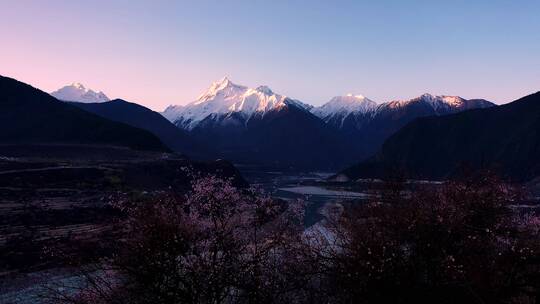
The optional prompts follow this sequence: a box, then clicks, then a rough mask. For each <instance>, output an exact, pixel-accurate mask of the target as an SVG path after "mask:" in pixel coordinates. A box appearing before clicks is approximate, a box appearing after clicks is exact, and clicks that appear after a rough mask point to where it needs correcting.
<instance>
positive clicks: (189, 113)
mask: <svg viewBox="0 0 540 304" xmlns="http://www.w3.org/2000/svg"><path fill="white" fill-rule="evenodd" d="M288 105H295V106H297V107H299V108H302V109H306V107H307V105H305V104H303V103H301V102H299V101H296V100H293V99H290V98H287V97H286V96H283V95H279V94H276V93H274V92H273V91H272V90H271V89H270V88H269V87H268V86H259V87H257V88H256V89H252V88H248V87H245V86H242V85H238V84H235V83H233V82H232V81H231V80H230V79H228V78H227V77H224V78H222V79H220V80H218V81H216V82H214V83H212V85H211V86H210V87H209V88H208V90H207V91H206V92H204V93H203V94H201V95H200V96H199V97H198V98H197V100H195V101H193V102H191V103H189V104H187V105H185V106H169V107H167V109H165V111H164V112H163V113H162V115H163V116H164V117H165V118H167V119H168V120H170V121H171V122H173V123H175V124H176V125H178V126H180V127H182V128H184V129H188V130H191V129H193V128H194V127H195V126H197V125H198V124H199V122H201V121H202V120H204V119H205V118H207V117H209V116H211V115H213V117H215V116H216V115H218V116H219V115H228V114H232V113H238V114H240V116H242V117H244V118H245V119H246V120H247V119H249V118H250V117H251V116H252V115H254V114H256V113H258V114H263V115H264V114H265V113H266V112H268V111H271V110H279V109H281V108H284V107H286V106H288Z"/></svg>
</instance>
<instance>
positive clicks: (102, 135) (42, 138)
mask: <svg viewBox="0 0 540 304" xmlns="http://www.w3.org/2000/svg"><path fill="white" fill-rule="evenodd" d="M6 143H9V144H13V143H15V144H17V143H32V144H35V143H39V144H57V143H72V144H105V145H113V146H124V147H129V148H134V149H141V150H153V151H169V149H168V148H167V147H166V146H165V145H163V143H162V142H161V141H160V140H159V139H158V138H157V137H156V136H154V135H153V134H151V133H150V132H147V131H145V130H141V129H138V128H134V127H131V126H128V125H126V124H123V123H118V122H113V121H110V120H108V119H104V118H102V117H99V116H97V115H94V114H91V113H88V112H86V111H84V110H81V109H79V108H77V107H74V106H72V105H70V104H67V103H64V102H61V101H59V100H57V99H56V98H54V97H52V96H51V95H49V94H47V93H45V92H43V91H40V90H38V89H36V88H33V87H31V86H29V85H27V84H25V83H22V82H19V81H17V80H15V79H11V78H8V77H3V76H0V144H6Z"/></svg>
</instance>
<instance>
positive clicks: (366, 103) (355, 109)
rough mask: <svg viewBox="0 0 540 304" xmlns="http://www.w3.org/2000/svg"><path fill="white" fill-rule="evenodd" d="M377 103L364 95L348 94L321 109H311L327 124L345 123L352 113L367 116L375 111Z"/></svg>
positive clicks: (338, 97) (335, 98)
mask: <svg viewBox="0 0 540 304" xmlns="http://www.w3.org/2000/svg"><path fill="white" fill-rule="evenodd" d="M376 108H377V103H376V102H374V101H373V100H371V99H368V98H366V97H364V96H362V95H353V94H347V95H346V96H336V97H334V98H332V99H330V101H328V102H327V103H325V104H323V105H322V106H320V107H315V108H312V109H311V113H313V114H315V115H316V116H317V117H319V118H321V119H322V120H324V121H325V122H329V121H331V120H336V121H343V119H344V118H345V117H347V115H349V114H351V113H357V114H365V113H368V112H371V111H374V110H375V109H376Z"/></svg>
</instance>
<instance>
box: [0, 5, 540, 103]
mask: <svg viewBox="0 0 540 304" xmlns="http://www.w3.org/2000/svg"><path fill="white" fill-rule="evenodd" d="M539 16H540V1H532V0H529V1H525V0H523V1H519V0H517V1H501V0H491V1H482V0H479V1H460V0H456V1H404V0H402V1H53V0H51V1H17V2H15V1H4V0H0V37H2V38H1V41H2V47H0V74H2V75H7V76H11V77H15V78H18V79H20V80H22V81H25V82H29V83H31V84H32V85H34V86H37V87H39V88H41V89H43V90H46V91H52V90H55V89H57V88H58V87H60V86H62V85H65V84H67V83H71V82H82V83H83V84H86V85H87V86H89V87H92V88H95V89H99V90H103V91H104V92H105V93H107V94H108V95H109V96H110V97H121V98H124V99H127V100H130V101H135V102H139V103H142V104H145V105H147V106H149V107H151V108H153V109H156V110H162V109H163V108H164V107H165V106H166V105H168V104H184V103H187V102H189V101H192V100H194V99H195V98H196V97H197V96H198V95H199V94H200V93H201V92H202V91H203V90H205V89H206V88H207V87H208V86H209V85H210V83H211V82H212V81H215V80H217V79H219V78H221V77H223V76H228V77H229V78H230V79H232V80H233V81H234V82H236V83H240V84H245V85H248V86H257V85H260V84H266V85H269V86H270V87H271V88H272V89H273V90H274V91H276V92H278V93H281V94H285V95H289V96H291V97H294V98H297V99H300V100H302V101H304V102H308V103H311V104H315V105H318V104H322V103H323V102H325V101H327V100H329V99H330V98H331V97H332V96H335V95H342V94H346V93H354V94H362V95H365V96H367V97H369V98H371V99H373V100H375V101H377V102H385V101H389V100H394V99H407V98H412V97H415V96H417V95H420V94H422V93H425V92H429V93H433V94H448V95H461V96H463V97H465V98H486V99H489V100H493V101H495V102H497V103H504V102H508V101H511V100H514V99H516V98H518V97H521V96H523V95H526V94H529V93H532V92H536V91H538V90H540V17H539Z"/></svg>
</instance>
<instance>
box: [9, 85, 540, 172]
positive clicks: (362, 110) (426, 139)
mask: <svg viewBox="0 0 540 304" xmlns="http://www.w3.org/2000/svg"><path fill="white" fill-rule="evenodd" d="M73 87H75V88H77V87H78V88H79V89H80V88H81V87H83V86H82V85H80V86H79V85H74V86H73ZM72 89H73V88H72ZM70 90H71V89H70ZM59 91H62V89H61V90H59ZM59 91H57V92H59ZM63 91H66V90H63ZM76 91H77V90H76ZM78 91H80V92H90V91H92V90H88V89H82V90H78ZM92 92H94V91H92ZM84 94H85V93H83V95H84ZM90 95H92V94H90ZM103 95H104V94H103ZM64 96H67V95H64ZM70 96H72V97H69V98H74V97H76V95H73V94H72V95H70ZM87 101H88V99H86V102H62V101H59V100H58V99H56V98H54V97H52V96H51V95H49V94H47V93H44V92H42V91H40V90H38V89H35V88H33V87H31V86H29V85H27V84H24V83H21V82H19V81H16V80H14V79H11V78H7V77H1V76H0V106H1V108H2V111H0V144H87V145H108V146H120V147H129V148H132V149H138V150H149V151H163V152H166V151H171V150H173V151H176V152H180V153H182V154H186V155H188V156H190V157H194V158H202V159H205V158H223V159H227V160H231V161H233V162H236V163H238V164H246V165H261V166H270V167H274V168H283V169H286V168H290V169H311V170H312V169H327V170H335V169H339V168H344V167H346V166H347V165H350V164H353V163H355V162H357V163H358V164H357V165H354V166H351V167H349V168H348V169H345V170H344V171H342V176H346V177H348V178H349V179H357V178H362V177H381V176H383V175H385V174H387V172H388V171H389V170H393V169H396V168H398V169H401V170H405V171H406V172H408V173H409V174H410V176H411V177H415V178H429V179H432V178H445V177H448V176H449V175H451V174H453V172H455V170H456V168H457V167H459V165H460V164H465V163H466V164H468V165H469V166H471V167H473V168H482V167H489V168H499V169H500V171H501V172H502V173H503V174H505V175H507V176H509V177H514V178H520V179H529V178H533V177H535V176H539V175H540V165H539V161H538V159H539V158H538V155H540V139H539V137H540V135H539V134H540V131H539V130H540V93H536V94H533V95H530V96H527V97H524V98H522V99H520V100H517V101H515V102H513V103H510V104H506V105H503V106H495V105H494V104H492V103H491V102H489V101H486V100H482V99H471V100H467V99H463V98H461V97H458V96H433V95H430V94H424V95H422V96H420V97H417V98H414V99H410V100H404V101H392V102H388V103H382V104H377V103H376V102H374V101H372V100H370V99H368V98H366V97H364V96H361V95H352V94H350V95H347V96H338V97H334V98H332V99H331V100H330V101H329V102H328V103H326V104H324V105H322V106H320V107H313V106H310V105H308V104H306V103H303V102H301V101H298V100H296V99H293V98H290V97H287V96H285V95H280V94H276V93H274V92H273V91H272V90H271V89H270V88H268V87H267V86H260V87H257V88H255V89H252V88H248V87H245V86H241V85H237V84H234V83H233V82H231V81H230V80H229V79H227V78H224V79H222V80H220V81H217V82H215V83H213V84H212V85H211V86H210V88H209V89H208V90H207V91H206V92H205V93H203V94H201V95H200V97H199V98H198V99H197V100H196V101H194V102H191V103H189V104H187V105H185V106H170V107H168V108H167V109H166V110H165V112H163V113H162V115H160V113H157V112H154V111H152V110H150V109H148V108H145V107H143V106H140V105H138V104H135V103H130V102H127V101H124V100H120V99H116V100H113V101H106V100H105V99H100V101H99V102H91V103H88V102H87ZM383 142H384V144H383ZM373 155H374V156H373Z"/></svg>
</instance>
